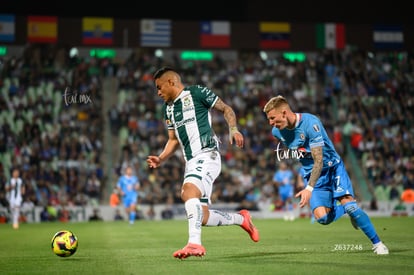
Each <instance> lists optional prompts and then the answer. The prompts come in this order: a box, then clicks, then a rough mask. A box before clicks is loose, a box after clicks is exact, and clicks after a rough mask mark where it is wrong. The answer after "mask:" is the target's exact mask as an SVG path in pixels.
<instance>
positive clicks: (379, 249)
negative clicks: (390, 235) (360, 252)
mask: <svg viewBox="0 0 414 275" xmlns="http://www.w3.org/2000/svg"><path fill="white" fill-rule="evenodd" d="M372 250H373V251H374V253H375V254H377V255H388V254H389V251H388V248H387V247H386V246H385V244H383V243H382V242H379V243H377V244H374V246H373V247H372Z"/></svg>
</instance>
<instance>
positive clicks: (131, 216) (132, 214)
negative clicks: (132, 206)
mask: <svg viewBox="0 0 414 275" xmlns="http://www.w3.org/2000/svg"><path fill="white" fill-rule="evenodd" d="M135 216H136V213H135V211H131V212H130V213H129V221H130V222H135Z"/></svg>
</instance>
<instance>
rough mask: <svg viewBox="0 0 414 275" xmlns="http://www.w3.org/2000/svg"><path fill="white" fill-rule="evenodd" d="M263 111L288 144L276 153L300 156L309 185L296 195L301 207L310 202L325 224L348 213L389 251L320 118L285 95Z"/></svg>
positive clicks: (381, 250)
mask: <svg viewBox="0 0 414 275" xmlns="http://www.w3.org/2000/svg"><path fill="white" fill-rule="evenodd" d="M263 111H264V113H265V114H266V116H267V119H268V121H269V124H270V125H271V126H272V135H273V136H274V137H275V138H276V139H277V140H279V141H280V142H281V143H282V144H283V145H284V146H285V147H287V149H286V150H281V151H279V150H276V154H278V156H280V155H282V156H283V157H286V156H290V157H291V158H294V159H298V160H299V161H300V162H301V164H302V166H303V168H304V169H305V179H306V180H307V183H308V184H307V186H306V188H304V189H302V190H301V191H299V192H298V193H297V194H296V196H295V197H300V203H299V206H300V207H305V206H306V205H307V204H308V203H310V207H311V210H312V213H313V215H314V216H315V220H316V221H317V222H318V223H320V224H322V225H327V224H330V223H331V222H333V221H336V220H337V219H339V218H340V217H342V216H343V215H344V214H345V213H347V214H348V215H349V216H350V218H351V222H352V225H353V226H354V227H355V228H356V229H357V228H360V229H361V230H362V231H363V232H364V234H365V235H366V236H367V237H368V239H369V240H370V241H371V242H372V244H373V247H372V250H373V251H374V253H375V254H378V255H386V254H388V253H389V252H388V248H387V247H386V246H385V245H384V244H383V243H382V241H381V239H380V237H379V236H378V234H377V232H376V230H375V228H374V225H373V224H372V223H371V220H370V218H369V217H368V215H367V214H366V213H365V212H364V211H363V210H362V209H361V208H359V207H358V204H357V202H356V201H355V199H354V190H353V187H352V182H351V179H350V178H349V175H348V173H347V171H346V168H345V165H344V163H343V161H342V159H341V157H340V156H339V154H338V153H337V152H336V150H335V147H334V145H333V143H332V141H331V140H330V139H329V136H328V134H327V133H326V130H325V128H324V127H323V125H322V122H321V121H320V119H319V118H318V117H317V116H315V115H313V114H309V113H294V112H293V111H292V110H291V108H290V106H289V103H288V101H287V100H286V99H285V98H284V97H283V96H276V97H273V98H271V99H270V100H269V101H268V102H267V103H266V105H265V106H264V108H263ZM278 148H279V146H278ZM337 202H339V203H340V204H338V203H337Z"/></svg>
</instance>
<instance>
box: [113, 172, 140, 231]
mask: <svg viewBox="0 0 414 275" xmlns="http://www.w3.org/2000/svg"><path fill="white" fill-rule="evenodd" d="M140 186H141V184H140V181H139V179H138V177H137V176H136V175H135V174H134V169H133V167H132V166H127V167H126V168H125V171H124V174H123V175H122V176H120V177H119V179H118V183H117V185H116V187H117V188H118V192H119V194H120V196H121V198H122V203H123V204H124V207H125V211H126V214H127V217H128V220H129V223H130V224H134V222H135V219H136V215H137V212H136V211H137V201H138V190H139V188H140Z"/></svg>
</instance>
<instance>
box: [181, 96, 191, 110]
mask: <svg viewBox="0 0 414 275" xmlns="http://www.w3.org/2000/svg"><path fill="white" fill-rule="evenodd" d="M182 102H183V108H184V109H185V108H188V107H190V106H191V98H190V96H189V95H188V96H186V97H184V98H183V100H182Z"/></svg>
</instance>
